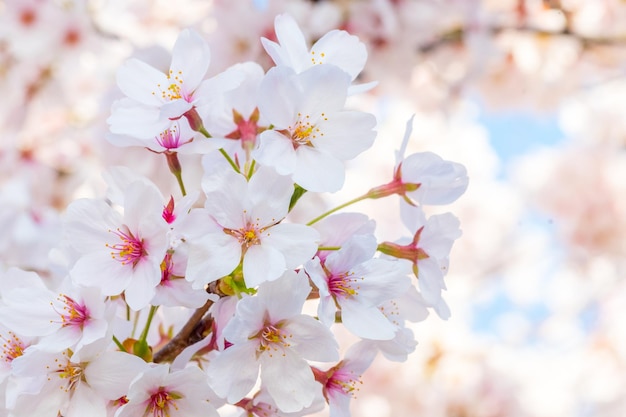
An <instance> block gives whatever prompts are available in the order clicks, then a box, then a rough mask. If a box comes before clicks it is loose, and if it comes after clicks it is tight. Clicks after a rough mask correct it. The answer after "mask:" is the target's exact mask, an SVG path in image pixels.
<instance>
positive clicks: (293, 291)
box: [257, 271, 311, 323]
mask: <svg viewBox="0 0 626 417" xmlns="http://www.w3.org/2000/svg"><path fill="white" fill-rule="evenodd" d="M310 292H311V286H310V285H309V282H308V279H307V276H306V274H305V273H304V272H303V271H302V272H300V273H295V272H294V271H287V272H285V274H284V275H283V276H282V277H280V278H279V279H277V280H275V281H270V282H265V283H263V285H261V286H260V287H259V290H258V292H257V298H258V299H259V300H261V301H260V303H262V305H263V306H264V307H265V309H266V310H267V313H268V315H269V320H270V321H271V322H272V323H276V322H278V321H280V320H283V319H290V318H292V317H294V316H297V315H299V314H300V313H301V312H302V306H303V304H304V302H305V300H306V299H307V297H308V295H309V293H310Z"/></svg>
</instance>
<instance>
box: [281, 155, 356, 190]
mask: <svg viewBox="0 0 626 417" xmlns="http://www.w3.org/2000/svg"><path fill="white" fill-rule="evenodd" d="M292 178H293V180H294V181H295V182H296V183H297V184H298V185H300V186H301V187H302V188H304V189H306V190H309V191H313V192H329V193H332V192H335V191H338V190H339V189H340V188H341V187H342V186H343V183H344V180H345V167H344V166H343V163H342V162H341V161H340V160H338V159H337V158H335V157H334V156H333V155H330V154H327V153H326V152H321V151H319V150H317V149H315V148H311V147H309V146H300V147H299V148H298V149H297V150H296V169H295V171H294V173H293V177H292Z"/></svg>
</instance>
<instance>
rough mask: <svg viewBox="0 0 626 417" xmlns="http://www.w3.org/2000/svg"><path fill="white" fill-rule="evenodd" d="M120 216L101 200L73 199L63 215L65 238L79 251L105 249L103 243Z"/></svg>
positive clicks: (120, 221) (109, 235)
mask: <svg viewBox="0 0 626 417" xmlns="http://www.w3.org/2000/svg"><path fill="white" fill-rule="evenodd" d="M121 223H122V216H121V215H120V214H119V213H118V212H116V211H115V210H113V209H112V208H111V207H110V206H109V205H108V204H107V203H105V202H104V201H102V200H92V199H80V200H75V201H73V202H72V203H71V204H70V205H69V206H68V207H67V210H66V213H65V217H64V226H65V240H66V241H67V242H68V244H69V245H70V246H71V247H72V248H73V249H75V250H76V251H78V252H79V253H87V252H93V251H102V250H103V249H104V250H106V248H105V246H104V244H105V242H107V241H108V240H109V239H110V237H111V233H110V232H109V230H115V228H116V227H118V225H119V224H121Z"/></svg>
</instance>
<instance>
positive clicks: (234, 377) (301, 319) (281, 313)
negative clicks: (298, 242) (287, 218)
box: [207, 271, 338, 412]
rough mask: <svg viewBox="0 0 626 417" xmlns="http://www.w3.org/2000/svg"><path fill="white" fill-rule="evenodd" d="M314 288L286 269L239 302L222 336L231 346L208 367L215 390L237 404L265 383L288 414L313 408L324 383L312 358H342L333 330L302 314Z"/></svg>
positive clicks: (304, 278) (320, 359)
mask: <svg viewBox="0 0 626 417" xmlns="http://www.w3.org/2000/svg"><path fill="white" fill-rule="evenodd" d="M310 291H311V287H310V286H309V283H308V280H307V277H306V275H305V274H304V273H303V272H301V273H295V272H293V271H287V272H286V273H285V274H284V275H283V276H282V277H281V278H279V279H277V280H275V281H270V282H265V283H263V284H262V285H261V286H260V287H259V290H258V292H257V294H256V296H254V297H244V298H242V299H241V300H240V301H239V303H238V304H237V309H236V313H235V316H234V317H233V318H232V320H231V321H230V322H229V323H228V325H227V326H226V328H225V329H224V332H223V335H224V337H225V338H226V340H227V341H228V342H229V343H230V344H231V345H230V346H228V347H226V349H224V350H223V351H220V352H217V353H216V354H215V355H214V356H212V357H211V366H210V367H208V368H207V372H208V375H209V379H210V382H211V387H212V388H213V389H214V390H215V392H216V393H217V394H218V395H219V396H221V397H224V398H226V399H227V401H228V402H230V403H233V404H234V403H236V402H237V401H239V400H241V399H242V398H244V396H245V395H246V394H248V393H249V392H250V390H252V388H253V387H254V385H255V383H256V381H257V377H258V375H259V368H260V373H261V384H262V386H263V387H264V388H265V389H266V390H267V392H268V394H269V395H270V396H271V397H272V399H273V401H274V402H275V404H276V406H277V407H278V408H279V409H280V410H281V411H284V412H296V411H300V410H302V409H303V408H305V407H309V406H310V405H311V404H312V403H313V400H314V398H315V396H316V395H315V391H316V390H319V389H320V386H319V385H318V384H317V382H315V379H314V376H313V372H312V371H311V367H310V366H309V364H308V363H307V362H306V360H305V359H307V360H314V361H321V362H329V361H334V360H337V359H338V353H337V342H336V341H335V338H334V337H333V335H332V333H331V332H330V330H328V329H327V328H326V327H325V326H324V325H323V324H321V323H320V322H319V321H317V320H315V319H314V318H313V317H311V316H308V315H305V314H302V306H303V304H304V301H305V300H306V298H307V296H308V295H309V293H310Z"/></svg>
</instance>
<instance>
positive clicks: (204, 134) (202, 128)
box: [198, 126, 211, 138]
mask: <svg viewBox="0 0 626 417" xmlns="http://www.w3.org/2000/svg"><path fill="white" fill-rule="evenodd" d="M198 132H200V133H202V135H203V136H204V137H205V138H211V134H210V133H209V132H207V130H206V129H205V128H204V126H200V127H198Z"/></svg>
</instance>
